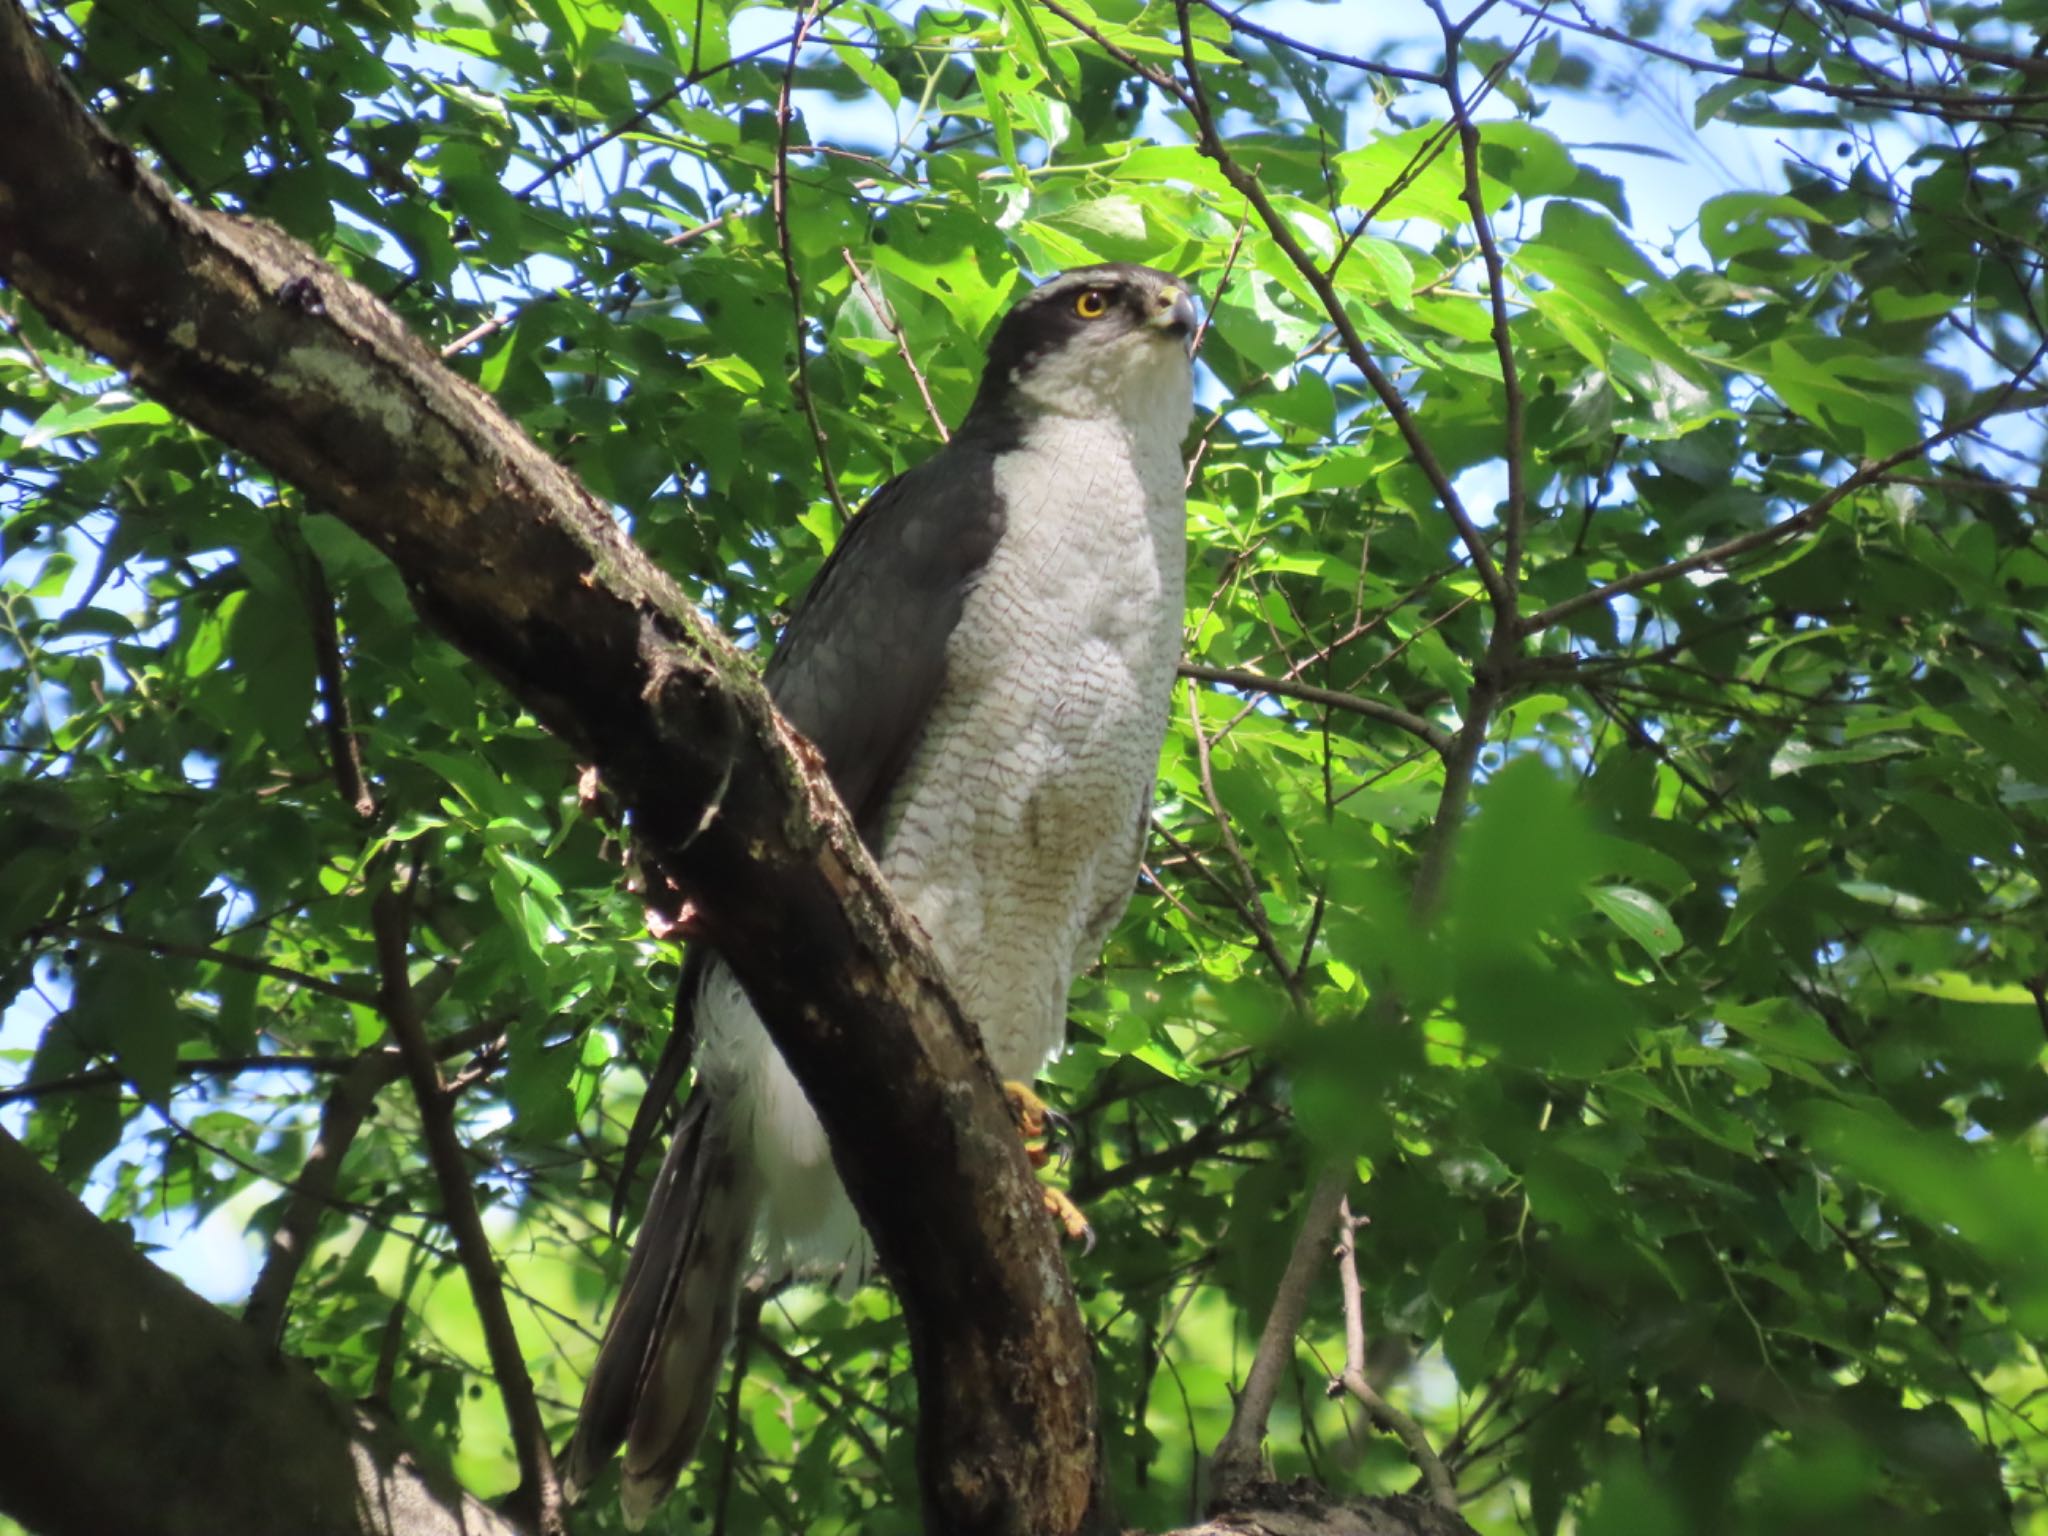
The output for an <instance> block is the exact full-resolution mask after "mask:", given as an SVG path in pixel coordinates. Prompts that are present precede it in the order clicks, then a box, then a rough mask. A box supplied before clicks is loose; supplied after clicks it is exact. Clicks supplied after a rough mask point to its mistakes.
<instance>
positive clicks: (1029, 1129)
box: [1003, 1083, 1095, 1258]
mask: <svg viewBox="0 0 2048 1536" xmlns="http://www.w3.org/2000/svg"><path fill="white" fill-rule="evenodd" d="M1003 1096H1004V1097H1005V1098H1007V1099H1008V1100H1009V1101H1010V1118H1011V1119H1013V1120H1014V1121H1016V1122H1017V1134H1018V1135H1019V1136H1021V1137H1023V1138H1024V1155H1025V1157H1027V1158H1029V1159H1030V1161H1031V1166H1032V1167H1034V1168H1043V1167H1044V1166H1045V1165H1046V1164H1047V1163H1049V1162H1051V1161H1052V1152H1051V1150H1050V1149H1049V1148H1048V1147H1047V1145H1046V1143H1047V1141H1048V1139H1049V1138H1050V1135H1051V1133H1052V1131H1053V1130H1054V1129H1055V1128H1057V1127H1059V1126H1062V1125H1065V1124H1066V1122H1067V1117H1066V1116H1065V1115H1062V1114H1061V1113H1059V1111H1057V1110H1055V1109H1053V1108H1052V1107H1051V1106H1049V1105H1048V1104H1047V1103H1046V1102H1045V1100H1043V1099H1041V1098H1040V1097H1039V1096H1038V1095H1037V1094H1035V1093H1033V1092H1032V1091H1031V1089H1030V1088H1029V1087H1027V1086H1026V1085H1025V1084H1023V1083H1004V1084H1003ZM1060 1161H1061V1162H1065V1161H1066V1156H1065V1154H1064V1153H1062V1154H1061V1157H1060ZM1042 1193H1043V1194H1044V1196H1045V1208H1046V1210H1047V1212H1049V1213H1050V1214H1051V1216H1052V1218H1053V1219H1054V1220H1055V1221H1057V1222H1058V1223H1059V1224H1060V1230H1061V1231H1063V1232H1065V1233H1066V1235H1067V1239H1068V1241H1070V1242H1077V1243H1080V1244H1082V1245H1083V1246H1082V1248H1081V1255H1082V1257H1084V1258H1085V1257H1087V1256H1088V1255H1089V1254H1090V1253H1093V1252H1094V1251H1095V1229H1094V1228H1093V1227H1091V1226H1090V1225H1089V1224H1088V1218H1087V1217H1086V1216H1085V1215H1083V1214H1082V1213H1081V1207H1080V1206H1078V1205H1076V1204H1074V1202H1073V1200H1072V1199H1071V1198H1070V1197H1069V1196H1068V1195H1067V1194H1066V1193H1065V1192H1064V1191H1062V1190H1057V1189H1050V1188H1048V1189H1046V1190H1044V1191H1042Z"/></svg>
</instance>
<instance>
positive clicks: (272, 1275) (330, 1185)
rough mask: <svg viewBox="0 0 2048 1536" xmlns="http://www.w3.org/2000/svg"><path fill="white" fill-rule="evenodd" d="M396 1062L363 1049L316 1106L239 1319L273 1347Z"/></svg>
mask: <svg viewBox="0 0 2048 1536" xmlns="http://www.w3.org/2000/svg"><path fill="white" fill-rule="evenodd" d="M397 1068H398V1062H397V1059H396V1058H395V1056H393V1054H392V1053H390V1052H387V1051H365V1052H364V1053H363V1054H362V1055H360V1056H358V1057H357V1058H356V1059H355V1062H354V1064H353V1065H352V1066H351V1067H350V1068H349V1069H348V1070H347V1071H346V1072H344V1073H343V1074H342V1075H341V1077H340V1079H339V1080H337V1081H336V1083H335V1084H334V1086H333V1087H332V1088H331V1089H329V1090H328V1094H327V1101H326V1103H324V1104H323V1105H321V1107H320V1134H319V1135H318V1136H317V1137H315V1138H314V1141H313V1150H312V1151H311V1152H309V1153H308V1154H307V1155H306V1162H305V1166H304V1167H303V1168H301V1169H300V1170H299V1178H298V1182H297V1184H296V1185H295V1186H294V1191H293V1194H292V1199H291V1203H290V1204H289V1205H287V1206H286V1207H285V1211H284V1216H283V1218H282V1219H281V1220H279V1222H278V1224H277V1230H276V1231H274V1232H272V1233H271V1234H270V1242H269V1244H268V1245H267V1247H266V1250H265V1253H264V1258H263V1268H262V1269H261V1270H260V1271H258V1273H257V1275H256V1283H255V1284H254V1285H253V1286H251V1287H250V1288H249V1301H248V1305H247V1306H245V1307H244V1308H243V1309H242V1321H243V1322H244V1323H246V1324H247V1325H248V1327H249V1329H250V1331H251V1332H253V1333H254V1334H255V1335H256V1336H257V1337H258V1338H260V1339H262V1340H263V1342H264V1343H265V1344H267V1345H269V1346H270V1347H271V1348H273V1349H275V1348H276V1347H277V1345H278V1343H279V1341H280V1340H281V1339H282V1337H283V1334H284V1320H285V1314H286V1312H287V1311H288V1310H289V1308H290V1305H291V1297H292V1286H293V1285H294V1284H296V1283H297V1281H298V1278H299V1271H300V1270H301V1269H303V1268H304V1267H305V1263H306V1259H307V1257H308V1256H309V1255H310V1254H311V1253H312V1251H313V1244H314V1242H315V1240H316V1239H317V1237H318V1235H319V1231H320V1218H321V1217H322V1216H324V1215H325V1214H326V1213H327V1208H328V1206H329V1205H330V1203H332V1201H333V1199H334V1189H335V1184H336V1182H337V1181H338V1180H339V1178H340V1177H341V1163H342V1159H343V1158H345V1157H347V1156H348V1149H349V1148H350V1146H352V1145H353V1144H354V1142H355V1139H356V1132H357V1131H359V1130H361V1129H362V1125H363V1121H364V1119H365V1118H366V1117H367V1116H368V1114H369V1112H370V1106H371V1105H372V1104H374V1103H375V1102H376V1099H377V1093H378V1090H379V1089H381V1088H383V1087H384V1086H385V1084H387V1083H389V1082H390V1081H391V1080H392V1078H393V1077H394V1076H396V1073H397Z"/></svg>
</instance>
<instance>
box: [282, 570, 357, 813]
mask: <svg viewBox="0 0 2048 1536" xmlns="http://www.w3.org/2000/svg"><path fill="white" fill-rule="evenodd" d="M294 542H296V543H297V544H298V546H299V548H298V549H297V551H296V553H297V556H298V560H299V565H300V568H301V569H302V570H303V571H304V573H305V578H306V609H307V614H306V616H307V618H308V619H309V620H310V621H311V623H312V628H313V661H314V674H315V676H316V677H318V679H319V682H320V723H321V726H322V728H323V729H324V730H325V731H326V733H327V760H328V764H329V766H330V767H331V768H332V769H333V772H334V787H335V788H336V789H337V790H339V791H340V793H341V801H342V804H344V805H346V806H347V807H348V808H349V809H350V810H352V811H354V812H355V813H356V815H357V816H359V817H361V818H362V819H363V820H364V821H370V820H374V819H375V817H376V815H377V798H376V796H375V795H373V794H371V793H370V781H369V775H368V774H367V773H365V772H364V771H363V749H362V743H361V742H359V741H358V740H357V739H356V733H355V728H354V726H352V725H351V724H350V723H349V712H348V691H347V689H346V688H345V687H344V686H343V684H342V675H341V640H340V636H339V634H338V631H339V629H340V626H341V616H340V614H339V613H338V612H337V611H336V609H335V606H334V594H333V593H332V592H331V591H329V590H328V587H327V569H326V567H325V566H323V565H322V564H321V563H320V557H319V555H317V554H316V553H314V551H313V549H312V548H311V546H309V545H307V544H306V542H305V540H304V539H297V540H295V541H294Z"/></svg>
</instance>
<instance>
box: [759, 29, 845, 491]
mask: <svg viewBox="0 0 2048 1536" xmlns="http://www.w3.org/2000/svg"><path fill="white" fill-rule="evenodd" d="M820 9H821V4H820V3H819V0H814V3H813V4H812V6H811V8H810V9H809V10H808V11H806V12H804V19H803V20H802V21H800V22H798V23H797V28H796V30H795V31H794V32H792V33H791V34H790V36H789V61H788V63H787V64H785V65H784V66H783V70H782V85H781V87H780V88H779V89H778V90H777V91H776V93H775V176H774V179H773V181H772V183H771V191H772V194H773V195H772V196H771V197H770V199H769V201H770V203H771V205H772V206H773V209H774V213H775V246H776V249H777V250H778V251H780V252H781V255H782V280H783V284H784V286H785V287H787V288H788V290H789V314H790V321H791V324H792V325H793V326H794V327H795V333H796V373H795V375H794V376H793V377H792V378H791V380H790V384H791V387H792V388H793V389H794V390H795V391H796V400H797V404H798V405H799V406H801V407H802V408H803V413H804V420H805V421H807V422H809V423H810V427H811V440H812V441H813V442H815V443H816V444H817V445H818V473H819V474H820V475H821V476H823V478H824V481H825V494H826V495H827V496H829V497H831V498H832V505H833V506H834V507H835V508H836V509H837V510H838V512H839V523H840V526H841V527H844V526H845V525H846V523H847V520H848V519H849V518H851V517H852V515H853V514H852V512H851V510H850V509H849V508H848V507H847V505H846V497H845V496H844V495H842V494H841V493H840V490H839V477H838V476H837V475H835V474H833V472H832V449H831V445H830V443H829V442H828V441H827V439H826V437H825V425H824V423H823V422H821V421H820V420H819V419H818V403H817V401H816V400H814V399H812V398H811V375H810V361H809V359H810V346H809V342H808V340H807V339H806V336H805V325H806V321H805V318H804V294H803V285H802V284H801V283H799V282H798V281H797V278H796V245H795V242H794V241H792V240H791V239H790V235H789V96H790V88H791V84H792V82H793V81H794V79H795V77H796V58H797V54H798V53H799V52H801V51H802V49H803V46H804V39H805V38H806V37H808V36H809V35H810V31H811V27H812V26H813V25H814V24H815V23H816V21H817V19H818V15H819V12H820Z"/></svg>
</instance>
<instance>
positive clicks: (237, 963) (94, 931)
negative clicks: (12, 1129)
mask: <svg viewBox="0 0 2048 1536" xmlns="http://www.w3.org/2000/svg"><path fill="white" fill-rule="evenodd" d="M33 936H34V937H49V938H55V939H71V940H74V941H76V942H78V943H81V944H111V945H113V946H114V947H115V948H117V949H138V950H141V951H142V952H143V953H144V954H146V955H157V956H160V957H162V958H164V959H167V960H196V961H199V962H200V963H202V964H206V965H218V966H224V967H225V968H227V969H228V970H231V971H247V972H249V973H251V974H252V975H256V976H268V977H270V978H271V979H272V980H273V981H282V982H287V983H289V984H290V985H292V986H295V987H303V988H304V989H305V990H306V991H308V992H318V993H319V994H320V995H321V996H323V997H333V998H339V999H340V1000H341V1001H342V1002H345V1003H361V1004H363V1005H364V1006H365V1007H374V1006H375V1004H376V1001H377V996H376V994H375V993H374V992H371V991H370V990H369V989H368V988H366V987H356V986H351V985H349V984H348V983H347V982H342V981H328V980H326V979H325V978H324V977H320V976H311V975H308V974H307V973H306V972H304V971H295V970H292V969H291V968H290V967H289V966H283V965H272V964H271V963H270V962H269V961H268V960H258V959H256V958H255V957H254V956H253V955H238V954H236V953H235V952H234V951H233V950H230V949H214V948H212V947H211V946H209V945H205V944H180V943H176V942H174V941H173V940H170V939H154V938H150V937H149V936H148V935H146V934H139V933H125V932H123V931H122V930H121V929H119V928H79V927H74V926H73V925H72V924H70V923H44V924H43V925H41V926H40V927H38V928H36V929H35V930H34V931H33Z"/></svg>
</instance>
